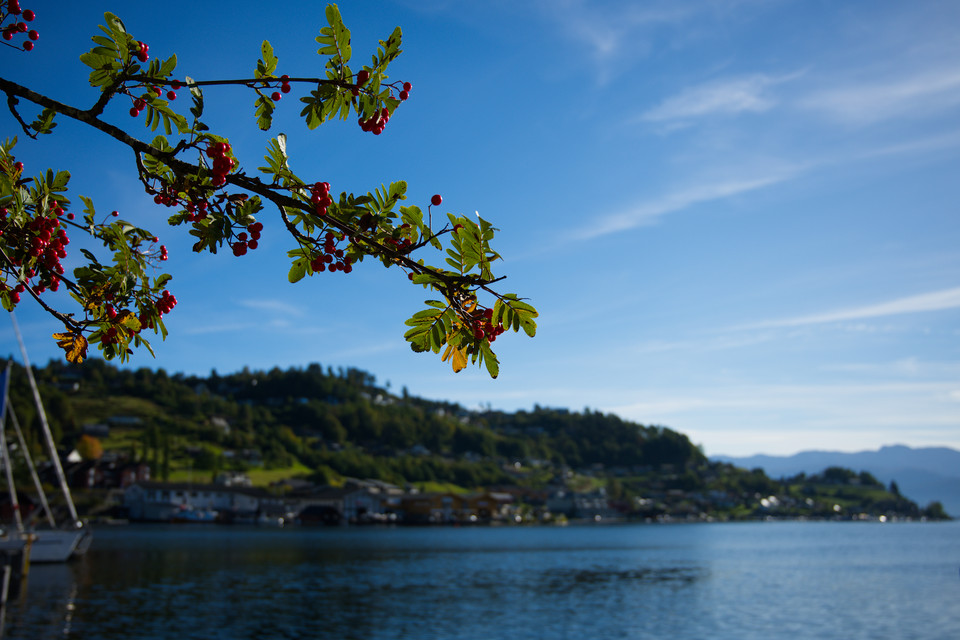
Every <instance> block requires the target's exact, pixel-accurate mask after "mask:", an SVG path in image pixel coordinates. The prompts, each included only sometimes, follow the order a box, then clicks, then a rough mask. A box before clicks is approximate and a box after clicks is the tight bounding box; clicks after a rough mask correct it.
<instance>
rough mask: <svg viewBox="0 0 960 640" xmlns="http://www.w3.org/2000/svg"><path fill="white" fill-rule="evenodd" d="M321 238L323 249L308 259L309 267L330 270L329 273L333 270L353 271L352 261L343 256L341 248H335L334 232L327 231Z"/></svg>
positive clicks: (335, 238) (316, 269) (315, 269)
mask: <svg viewBox="0 0 960 640" xmlns="http://www.w3.org/2000/svg"><path fill="white" fill-rule="evenodd" d="M323 240H324V242H323V250H322V251H321V252H319V253H317V255H315V256H314V257H313V260H311V261H310V268H311V269H313V270H314V271H330V273H333V272H334V271H343V272H344V273H350V272H351V271H353V261H352V260H350V258H347V257H344V254H343V249H338V248H337V236H336V234H335V233H333V232H332V231H327V233H326V235H325V236H324V238H323Z"/></svg>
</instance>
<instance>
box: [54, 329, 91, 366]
mask: <svg viewBox="0 0 960 640" xmlns="http://www.w3.org/2000/svg"><path fill="white" fill-rule="evenodd" d="M53 339H54V340H56V341H57V346H58V347H60V348H61V349H63V350H64V351H65V352H66V358H67V362H72V363H73V364H80V363H81V362H83V359H84V358H86V357H87V339H86V338H84V337H83V334H73V333H55V334H53Z"/></svg>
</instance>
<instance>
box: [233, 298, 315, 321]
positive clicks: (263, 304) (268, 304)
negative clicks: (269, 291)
mask: <svg viewBox="0 0 960 640" xmlns="http://www.w3.org/2000/svg"><path fill="white" fill-rule="evenodd" d="M240 306H242V307H247V308H248V309H256V310H257V311H269V312H271V313H279V314H281V315H284V316H296V317H298V316H302V315H303V310H302V309H300V308H299V307H297V306H294V305H292V304H289V303H287V302H283V301H281V300H252V299H249V300H241V301H240Z"/></svg>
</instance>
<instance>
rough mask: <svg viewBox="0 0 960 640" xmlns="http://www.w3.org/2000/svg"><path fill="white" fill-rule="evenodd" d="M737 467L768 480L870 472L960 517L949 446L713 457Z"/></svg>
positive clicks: (955, 454)
mask: <svg viewBox="0 0 960 640" xmlns="http://www.w3.org/2000/svg"><path fill="white" fill-rule="evenodd" d="M711 459H712V460H717V461H721V462H730V463H733V464H735V465H737V466H738V467H744V468H747V469H755V468H757V467H760V468H761V469H763V470H764V471H765V472H766V474H767V475H768V476H770V477H771V478H780V477H784V476H793V475H796V474H798V473H801V472H804V473H808V474H809V473H819V472H821V471H823V470H824V469H826V468H827V467H846V468H848V469H853V470H855V471H869V472H870V473H872V474H873V475H874V476H875V477H876V478H877V479H878V480H880V481H881V482H883V483H885V484H889V483H890V482H891V481H896V483H897V486H898V487H899V488H900V493H901V494H903V495H904V496H906V497H908V498H910V499H911V500H913V501H914V502H916V503H917V504H919V505H921V506H926V505H927V504H929V503H930V502H933V501H934V500H939V501H940V502H941V503H942V504H943V508H944V509H945V510H946V511H947V513H949V514H950V515H952V516H954V517H960V451H957V450H956V449H950V448H948V447H925V448H919V449H913V448H911V447H907V446H903V445H893V446H887V447H881V448H880V450H879V451H859V452H857V453H844V452H841V451H801V452H800V453H796V454H794V455H792V456H768V455H762V454H761V455H754V456H748V457H742V458H737V457H733V456H712V457H711Z"/></svg>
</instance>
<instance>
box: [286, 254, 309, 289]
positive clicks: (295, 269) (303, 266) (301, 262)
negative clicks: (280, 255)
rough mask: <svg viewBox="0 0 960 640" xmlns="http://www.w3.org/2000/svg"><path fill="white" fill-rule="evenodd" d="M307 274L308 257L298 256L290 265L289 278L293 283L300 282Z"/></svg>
mask: <svg viewBox="0 0 960 640" xmlns="http://www.w3.org/2000/svg"><path fill="white" fill-rule="evenodd" d="M305 275H307V260H306V258H298V259H296V260H294V261H293V264H292V265H291V266H290V271H289V273H287V280H289V281H290V282H291V283H294V282H300V281H301V280H303V277H304V276H305Z"/></svg>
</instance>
